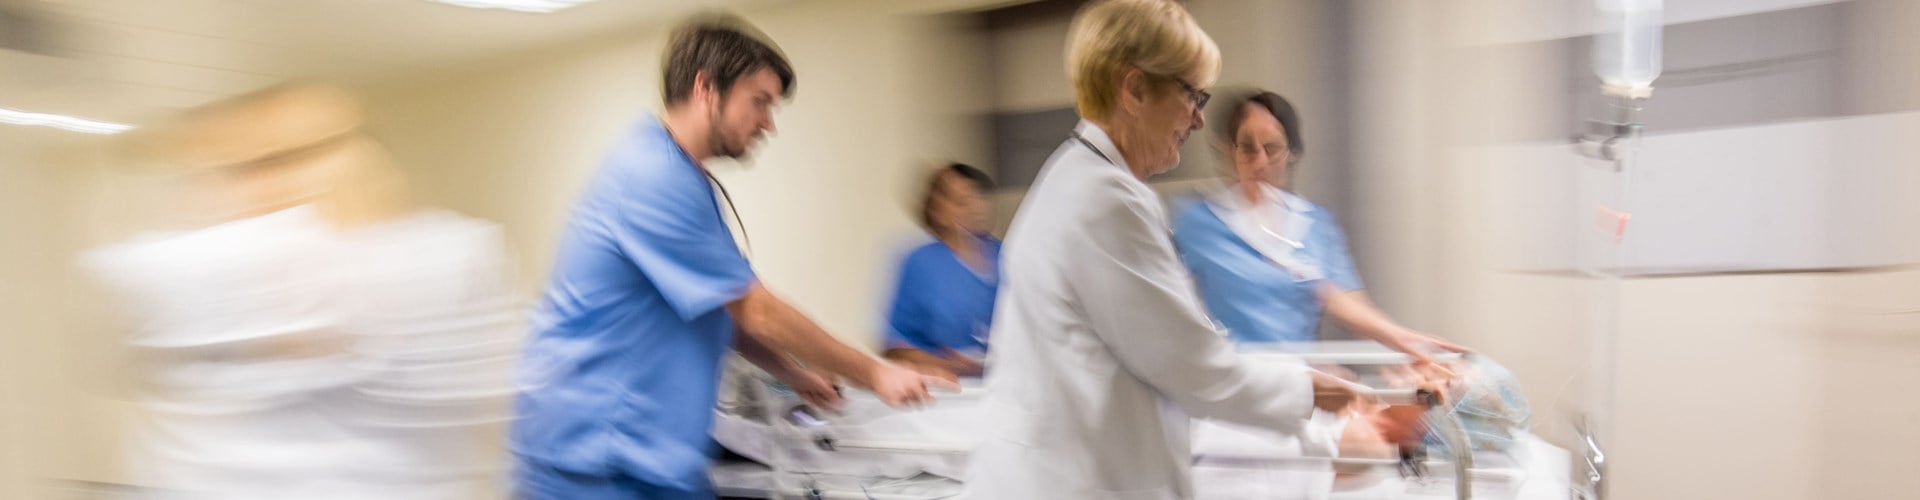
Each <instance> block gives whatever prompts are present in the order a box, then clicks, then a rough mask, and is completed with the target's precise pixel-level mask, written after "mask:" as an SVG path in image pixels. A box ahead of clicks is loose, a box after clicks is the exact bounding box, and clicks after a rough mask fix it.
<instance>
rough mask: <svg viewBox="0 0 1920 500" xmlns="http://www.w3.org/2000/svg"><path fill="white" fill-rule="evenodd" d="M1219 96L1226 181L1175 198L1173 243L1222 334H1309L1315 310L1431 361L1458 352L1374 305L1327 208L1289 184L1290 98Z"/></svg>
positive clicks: (1293, 337) (1293, 128) (1255, 338)
mask: <svg viewBox="0 0 1920 500" xmlns="http://www.w3.org/2000/svg"><path fill="white" fill-rule="evenodd" d="M1222 104H1223V106H1222V107H1220V108H1216V109H1218V110H1219V111H1218V113H1220V114H1222V115H1224V116H1218V117H1216V118H1215V119H1214V120H1213V123H1216V124H1223V125H1225V127H1221V128H1217V129H1215V130H1216V134H1215V135H1216V141H1215V145H1216V146H1217V147H1219V148H1220V149H1221V150H1222V151H1224V152H1226V154H1227V155H1228V156H1229V157H1230V159H1231V160H1232V164H1233V172H1232V173H1233V179H1232V182H1230V183H1229V185H1227V186H1226V187H1224V188H1222V189H1217V190H1214V191H1212V192H1208V193H1204V194H1202V195H1201V196H1197V197H1193V198H1189V199H1184V200H1180V201H1178V202H1176V206H1175V209H1174V211H1175V212H1176V215H1175V216H1174V243H1175V245H1176V246H1177V247H1178V248H1179V251H1180V255H1181V257H1182V259H1183V260H1184V261H1185V263H1186V265H1187V267H1188V269H1189V270H1191V271H1192V273H1193V277H1194V281H1195V282H1196V284H1197V285H1198V286H1199V288H1200V296H1201V300H1202V301H1204V302H1205V303H1206V305H1207V310H1208V312H1209V314H1211V315H1212V316H1213V318H1214V319H1215V320H1216V321H1218V322H1220V324H1221V325H1223V326H1225V327H1226V330H1227V334H1228V335H1229V336H1231V337H1232V338H1233V339H1234V340H1235V341H1237V342H1242V343H1262V342H1304V341H1314V340H1318V339H1319V329H1320V319H1321V317H1322V316H1331V317H1332V318H1333V319H1334V320H1335V321H1337V322H1339V323H1340V325H1341V326H1344V327H1346V328H1347V329H1348V330H1349V331H1352V332H1353V333H1355V334H1356V335H1358V336H1360V337H1362V338H1368V339H1373V340H1375V341H1378V342H1380V343H1382V344H1385V345H1386V346H1388V347H1391V348H1394V349H1396V350H1400V351H1403V352H1407V353H1409V354H1412V355H1414V356H1415V357H1416V359H1419V360H1422V361H1423V362H1424V363H1426V364H1429V365H1431V360H1430V359H1429V357H1428V356H1427V353H1428V352H1430V351H1431V350H1434V349H1440V350H1451V351H1464V348H1462V347H1460V346H1458V345H1454V344H1452V343H1449V342H1447V341H1444V340H1441V339H1439V338H1436V337H1433V336H1431V335H1427V334H1425V333H1421V332H1418V331H1414V330H1413V329H1410V328H1407V327H1405V326H1402V325H1400V324H1399V323H1397V322H1395V321H1393V319H1392V318H1391V317H1389V316H1387V314H1386V313H1385V312H1382V311H1381V310H1380V309H1379V308H1378V307H1375V306H1374V305H1373V302H1372V301H1371V300H1368V299H1367V295H1366V292H1365V291H1363V289H1362V287H1361V282H1360V276H1359V274H1358V273H1357V272H1355V271H1354V268H1353V257H1352V256H1351V255H1349V254H1348V253H1347V238H1346V234H1345V233H1343V232H1342V231H1341V230H1340V226H1339V224H1338V223H1337V222H1335V220H1334V217H1333V213H1332V212H1331V211H1328V210H1327V209H1325V208H1322V207H1320V206H1318V205H1315V204H1313V202H1310V201H1307V200H1306V199H1305V198H1301V197H1300V196H1298V195H1295V194H1293V193H1292V192H1290V191H1288V189H1287V181H1288V179H1290V177H1291V174H1292V172H1291V170H1292V167H1293V166H1294V165H1295V162H1296V161H1298V160H1299V158H1300V156H1301V155H1302V154H1303V153H1304V152H1305V151H1306V149H1305V144H1304V143H1303V142H1302V141H1301V132H1300V130H1301V124H1300V117H1299V114H1298V113H1296V112H1295V111H1294V109H1293V105H1292V104H1290V103H1288V102H1287V100H1286V99H1284V98H1281V97H1280V96H1279V95H1277V94H1274V93H1272V92H1265V91H1257V90H1255V91H1246V92H1242V93H1239V95H1234V96H1232V98H1229V99H1226V100H1225V101H1224V102H1222Z"/></svg>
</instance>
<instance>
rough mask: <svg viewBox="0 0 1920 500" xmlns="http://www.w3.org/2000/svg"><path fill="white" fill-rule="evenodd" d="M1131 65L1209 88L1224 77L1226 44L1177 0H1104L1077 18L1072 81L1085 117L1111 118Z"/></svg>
mask: <svg viewBox="0 0 1920 500" xmlns="http://www.w3.org/2000/svg"><path fill="white" fill-rule="evenodd" d="M1129 66H1133V67H1138V68H1140V71H1142V72H1144V73H1147V74H1148V75H1152V76H1154V77H1158V78H1161V79H1167V78H1180V79H1184V80H1186V83H1188V84H1190V85H1195V86H1198V87H1202V88H1205V87H1207V86H1209V85H1212V84H1213V82H1214V80H1215V79H1217V78H1219V77H1220V48H1219V47H1218V46H1216V45H1214V43H1213V39H1212V38H1209V37H1207V33H1206V32H1205V31H1201V30H1200V24H1199V23H1196V22H1194V20H1193V16H1192V15H1190V14H1188V13H1187V10H1186V9H1185V8H1182V7H1180V6H1179V5H1178V4H1175V3H1173V2H1172V1H1171V0H1104V1H1100V2H1096V3H1093V4H1090V5H1088V6H1087V7H1085V8H1082V9H1081V10H1080V13H1078V14H1075V15H1074V16H1073V25H1072V26H1071V27H1070V28H1068V32H1067V80H1068V81H1071V82H1073V90H1074V95H1075V97H1074V99H1075V107H1076V108H1077V109H1078V110H1079V112H1080V116H1082V117H1085V118H1087V119H1090V120H1105V119H1107V117H1108V115H1110V114H1111V113H1112V112H1113V106H1114V102H1115V98H1116V96H1117V95H1118V94H1119V90H1120V89H1119V85H1120V75H1121V74H1123V72H1124V71H1125V70H1126V68H1127V67H1129Z"/></svg>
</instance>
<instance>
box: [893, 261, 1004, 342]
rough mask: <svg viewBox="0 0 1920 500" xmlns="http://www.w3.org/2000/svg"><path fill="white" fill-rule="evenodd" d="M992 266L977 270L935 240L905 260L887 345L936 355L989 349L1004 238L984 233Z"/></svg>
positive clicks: (895, 297) (894, 300) (894, 303)
mask: <svg viewBox="0 0 1920 500" xmlns="http://www.w3.org/2000/svg"><path fill="white" fill-rule="evenodd" d="M980 251H981V253H983V254H985V256H986V259H987V262H989V263H991V269H989V270H988V272H986V273H975V272H974V270H973V269H972V268H969V267H967V265H966V264H965V263H963V262H961V261H960V256H959V255H958V254H955V253H953V249H951V248H947V245H946V244H944V243H941V242H939V241H934V242H932V243H928V244H925V245H921V246H920V247H919V248H916V249H914V250H913V252H911V253H908V254H907V258H906V259H904V260H903V261H902V262H901V263H900V282H899V284H898V285H895V287H894V294H893V307H892V308H891V309H890V312H889V313H888V315H887V343H886V348H888V349H896V348H902V347H911V348H915V349H919V350H922V351H927V352H930V353H933V354H943V353H944V352H945V350H946V349H953V350H955V351H960V352H962V353H968V354H970V355H979V354H983V353H985V352H986V350H987V326H988V325H989V324H990V323H991V322H992V321H993V300H994V295H995V293H997V292H998V291H999V284H1000V241H999V240H995V239H993V238H992V237H988V236H982V237H980Z"/></svg>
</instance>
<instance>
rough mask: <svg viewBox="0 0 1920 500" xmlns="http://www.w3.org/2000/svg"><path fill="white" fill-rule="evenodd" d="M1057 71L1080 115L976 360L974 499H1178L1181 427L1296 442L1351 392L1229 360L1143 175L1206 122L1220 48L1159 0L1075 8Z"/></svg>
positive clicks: (1175, 159)
mask: <svg viewBox="0 0 1920 500" xmlns="http://www.w3.org/2000/svg"><path fill="white" fill-rule="evenodd" d="M1067 43H1068V46H1067V73H1068V77H1069V79H1071V80H1072V81H1073V85H1074V90H1075V94H1076V99H1077V103H1076V105H1077V108H1078V111H1079V113H1080V116H1081V117H1082V118H1083V120H1082V121H1081V122H1080V123H1079V125H1077V126H1076V127H1075V128H1074V130H1073V135H1072V137H1071V138H1070V139H1068V140H1067V141H1066V142H1065V143H1063V144H1061V146H1060V148H1059V149H1058V150H1056V151H1055V152H1054V154H1053V156H1052V157H1051V158H1049V159H1048V160H1047V163H1046V166H1045V167H1044V169H1043V171H1042V172H1041V174H1040V177H1039V178H1038V179H1037V180H1036V181H1035V182H1034V185H1033V187H1032V189H1031V190H1030V191H1029V192H1028V194H1027V198H1026V200H1025V201H1024V202H1023V204H1022V206H1021V207H1020V211H1019V214H1018V216H1017V217H1016V218H1015V220H1014V223H1013V227H1012V230H1011V232H1010V233H1009V235H1008V238H1007V243H1006V246H1005V248H1004V253H1003V255H1002V257H1003V259H1004V260H1003V266H1004V267H1003V268H1002V269H1003V273H1004V274H1003V276H1004V281H1003V283H1002V287H1001V291H1000V293H1001V295H1000V298H999V302H998V303H999V304H1000V307H999V309H998V310H997V311H996V313H995V317H994V322H993V325H994V326H993V339H994V346H993V348H994V352H993V356H992V358H991V359H990V360H989V361H988V363H989V365H988V366H989V368H988V385H989V387H990V392H991V394H992V395H991V396H990V398H989V402H988V409H989V412H990V413H991V415H992V416H991V418H994V419H995V420H993V422H992V423H993V425H992V428H991V430H990V431H989V433H988V435H987V436H986V438H985V439H984V441H983V442H982V444H981V445H980V447H979V448H978V449H976V450H975V451H974V453H973V455H972V458H971V463H970V465H969V471H968V477H967V481H966V482H967V485H968V496H969V497H971V498H979V499H1022V498H1032V499H1064V498H1074V499H1080V498H1087V499H1092V498H1099V499H1115V500H1124V499H1170V498H1189V497H1191V496H1192V485H1191V481H1190V480H1189V477H1188V464H1189V463H1190V462H1191V461H1192V458H1191V451H1190V450H1189V448H1188V443H1187V429H1188V426H1189V425H1190V417H1197V418H1211V419H1218V420H1222V421H1227V422H1232V423H1238V424H1243V425H1249V426H1257V427H1262V428H1267V429H1273V430H1276V431H1279V432H1283V433H1289V434H1292V433H1297V432H1299V431H1300V429H1301V427H1302V426H1303V425H1304V424H1305V422H1306V421H1307V420H1308V418H1309V417H1311V416H1312V414H1313V411H1314V408H1315V407H1319V408H1321V409H1324V410H1328V411H1334V410H1338V409H1340V408H1341V407H1343V406H1345V405H1346V403H1347V402H1349V401H1351V400H1352V399H1353V398H1354V397H1355V393H1354V392H1352V391H1351V390H1350V389H1347V386H1345V385H1343V384H1341V383H1340V382H1338V381H1336V380H1334V379H1333V378H1332V377H1329V376H1326V375H1324V374H1320V373H1318V372H1315V371H1312V370H1311V369H1309V368H1308V367H1307V366H1305V365H1304V364H1298V363H1273V362H1261V363H1256V362H1253V361H1250V360H1248V359H1244V358H1241V357H1239V356H1238V355H1236V354H1235V353H1234V351H1233V347H1232V346H1231V344H1229V342H1228V341H1227V340H1226V339H1225V338H1224V337H1222V335H1221V333H1220V332H1219V331H1218V330H1216V329H1215V328H1214V327H1213V323H1212V321H1211V320H1209V319H1208V318H1207V316H1206V314H1205V312H1204V309H1203V306H1202V305H1201V302H1200V299H1199V297H1198V296H1197V295H1196V294H1195V291H1194V286H1193V281H1192V278H1191V277H1190V276H1189V275H1188V273H1187V270H1186V267H1185V266H1183V265H1182V264H1181V262H1180V260H1179V258H1178V256H1177V255H1176V254H1175V251H1174V247H1173V243H1172V241H1171V239H1170V229H1169V225H1168V220H1167V216H1166V213H1165V209H1164V208H1163V206H1162V205H1161V202H1160V200H1159V197H1158V196H1156V195H1155V193H1154V192H1153V191H1152V190H1151V189H1150V188H1149V187H1148V186H1147V184H1146V182H1145V181H1146V179H1147V178H1149V177H1151V176H1153V175H1155V174H1159V173H1162V172H1165V171H1167V170H1170V169H1172V168H1173V167H1174V166H1175V165H1177V164H1178V163H1179V161H1180V145H1181V144H1182V143H1184V142H1185V141H1186V140H1187V138H1188V136H1189V135H1190V134H1192V133H1193V132H1194V131H1196V130H1198V129H1199V128H1200V127H1201V125H1202V124H1203V121H1204V120H1203V119H1202V118H1201V112H1200V110H1201V108H1202V107H1203V106H1205V104H1206V100H1207V99H1208V94H1207V93H1206V91H1204V90H1202V89H1203V88H1205V87H1206V86H1207V85H1211V84H1212V83H1213V81H1214V80H1215V78H1216V77H1217V76H1218V74H1219V65H1220V56H1219V50H1218V49H1217V48H1216V47H1215V46H1214V44H1213V41H1212V40H1211V39H1209V38H1208V37H1207V35H1206V33H1204V32H1202V31H1201V30H1200V28H1199V26H1198V25H1197V24H1195V23H1194V21H1193V18H1192V17H1191V16H1189V15H1188V14H1187V12H1186V11H1185V10H1184V9H1182V8H1181V7H1180V6H1179V5H1177V4H1175V3H1173V2H1171V1H1167V0H1111V1H1103V2H1096V3H1094V4H1090V5H1089V6H1087V7H1085V8H1083V9H1082V10H1081V11H1080V12H1079V13H1078V14H1076V15H1075V17H1074V20H1073V24H1072V27H1071V28H1070V32H1069V35H1068V42H1067Z"/></svg>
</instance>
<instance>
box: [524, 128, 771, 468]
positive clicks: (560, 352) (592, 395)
mask: <svg viewBox="0 0 1920 500" xmlns="http://www.w3.org/2000/svg"><path fill="white" fill-rule="evenodd" d="M721 217H722V216H721V213H720V208H719V205H718V204H717V202H716V200H715V198H714V191H713V187H712V185H711V184H709V183H708V181H707V178H706V176H705V174H703V173H702V172H701V170H700V167H699V166H698V165H697V164H695V162H694V160H693V159H692V158H690V157H688V156H687V154H686V152H685V151H684V150H682V149H680V147H679V146H678V145H677V144H675V143H674V142H673V138H672V137H671V136H669V135H668V134H667V131H666V129H665V128H664V127H663V126H662V125H661V124H660V122H659V121H658V120H657V119H655V118H653V117H647V118H646V119H645V120H643V121H642V122H641V123H640V124H639V125H638V126H637V127H634V129H633V130H632V131H631V132H629V133H627V134H626V136H624V137H623V138H622V139H621V140H620V141H619V144H618V145H617V146H616V147H615V148H614V149H613V151H612V152H611V153H609V154H608V155H607V157H606V160H605V161H604V163H603V164H602V165H601V167H600V170H599V171H598V172H597V173H596V174H595V175H594V177H593V179H592V180H591V182H590V183H589V184H588V186H587V188H586V192H585V193H584V194H582V195H581V197H580V199H579V201H578V202H577V204H576V205H575V206H574V208H573V212H572V214H571V215H570V216H569V218H568V220H567V224H566V227H565V229H564V232H563V233H562V235H561V238H560V247H559V254H558V256H557V258H556V259H555V261H554V269H553V277H552V281H551V283H550V285H549V286H548V287H547V290H546V292H545V293H544V294H543V298H542V301H541V304H540V305H539V307H538V309H536V310H535V311H534V314H533V335H532V338H531V339H530V340H529V341H528V344H527V348H526V356H525V358H524V359H523V361H522V365H521V369H520V377H519V384H520V389H521V393H520V396H519V398H518V401H516V410H517V412H518V415H519V418H518V419H517V420H516V421H515V422H514V423H513V429H512V431H511V446H512V449H513V451H514V452H515V453H516V454H518V455H520V457H521V459H522V460H526V461H532V462H536V463H538V464H540V465H542V466H547V467H552V468H555V469H559V470H564V471H568V472H574V473H580V474H590V475H596V476H602V477H611V476H619V475H625V476H628V477H632V478H635V479H638V480H639V481H640V482H642V483H646V484H650V485H655V486H661V487H667V488H673V489H679V490H687V491H696V492H702V491H707V490H709V489H710V486H709V484H708V479H707V465H708V463H709V461H710V459H711V457H712V455H713V454H714V451H715V450H714V449H713V446H712V444H711V443H712V442H711V440H710V439H709V438H708V430H709V428H710V427H711V426H712V423H713V406H714V399H715V394H716V390H717V389H716V386H717V385H718V384H719V377H720V367H721V358H722V356H724V355H725V354H726V353H727V352H728V349H729V348H730V347H731V340H732V339H731V337H732V335H733V328H734V325H733V320H732V318H731V317H730V316H729V315H728V314H727V312H726V310H725V308H724V307H723V306H725V305H726V304H727V303H728V302H731V301H733V300H735V299H737V298H739V297H741V296H743V295H744V294H745V293H746V291H747V290H748V289H749V288H750V287H751V286H752V285H753V283H754V281H755V277H754V273H753V269H752V268H751V267H750V266H749V265H748V263H747V260H746V257H745V256H744V255H742V254H741V253H740V249H739V248H738V247H737V246H735V244H734V239H733V235H732V233H731V232H730V230H729V229H728V228H727V225H726V222H725V220H724V219H722V218H721Z"/></svg>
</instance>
